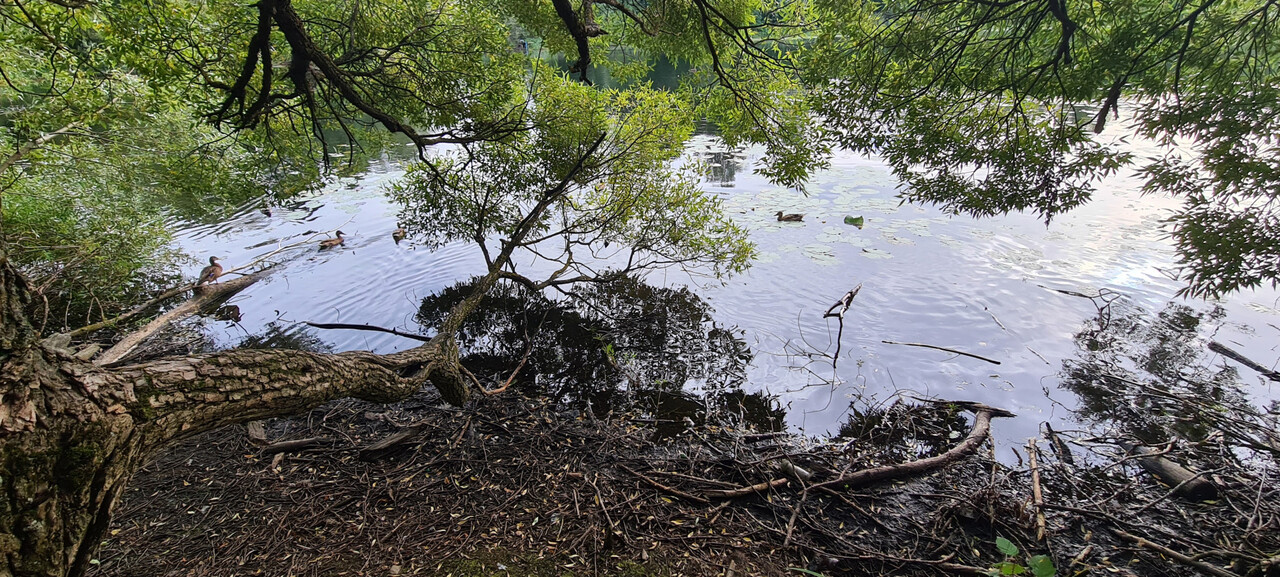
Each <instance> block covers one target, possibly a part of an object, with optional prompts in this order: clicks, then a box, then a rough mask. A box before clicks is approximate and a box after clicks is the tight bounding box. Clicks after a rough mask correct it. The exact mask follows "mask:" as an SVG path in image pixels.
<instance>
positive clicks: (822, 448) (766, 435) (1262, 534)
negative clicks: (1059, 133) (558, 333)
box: [93, 392, 1280, 577]
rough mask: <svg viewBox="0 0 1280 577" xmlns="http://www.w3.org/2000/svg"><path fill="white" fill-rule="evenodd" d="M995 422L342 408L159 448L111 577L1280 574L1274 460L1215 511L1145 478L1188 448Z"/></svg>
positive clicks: (922, 414)
mask: <svg viewBox="0 0 1280 577" xmlns="http://www.w3.org/2000/svg"><path fill="white" fill-rule="evenodd" d="M982 411H983V409H982V408H981V406H979V405H963V404H944V403H927V404H921V405H908V404H902V403H899V404H894V405H891V406H889V407H886V408H883V409H879V410H876V411H868V412H866V413H865V414H855V415H854V416H853V418H851V419H850V421H849V423H848V424H847V425H846V426H845V427H844V428H843V429H842V431H841V435H840V436H839V437H837V438H832V439H811V438H803V437H797V436H794V435H791V434H786V433H777V432H755V431H744V430H737V429H734V428H731V427H716V426H693V425H692V424H690V426H688V427H686V428H685V430H684V431H683V432H682V433H680V434H678V435H676V436H675V437H666V436H663V437H662V438H659V436H658V435H657V434H656V429H655V424H654V422H653V419H649V418H643V416H641V415H608V416H600V417H597V416H595V415H593V414H591V413H590V412H589V411H588V412H585V413H579V412H577V411H572V410H565V409H564V408H563V407H559V406H556V405H553V404H551V403H548V402H547V401H543V400H539V399H530V398H524V397H521V396H519V395H516V394H507V395H503V396H498V397H489V398H484V399H481V400H479V401H477V403H476V404H474V405H472V406H470V407H468V408H467V409H451V408H444V407H442V406H440V405H439V401H438V399H436V398H433V397H432V396H431V395H430V394H429V393H426V392H424V393H422V394H420V395H419V396H418V397H415V398H413V399H410V400H409V401H405V402H403V403H400V404H396V405H376V404H369V403H363V402H359V401H354V400H347V401H341V402H336V403H331V404H329V405H326V406H324V407H321V408H319V409H316V410H313V411H311V412H310V413H308V414H304V415H300V416H297V417H294V418H291V419H281V420H275V421H271V422H269V423H266V425H265V426H251V427H249V428H247V429H246V428H245V427H229V428H226V429H223V430H219V431H215V432H212V433H209V434H206V435H203V436H200V437H197V438H194V439H192V440H190V441H188V442H186V443H185V444H183V445H180V446H178V447H175V448H173V449H172V450H171V451H169V452H168V453H167V454H165V455H163V456H161V457H160V458H159V459H158V460H157V461H156V462H155V463H153V464H151V465H150V466H148V467H147V468H146V469H145V470H144V471H143V472H142V473H140V474H139V475H138V476H137V477H136V478H135V479H134V481H133V483H132V485H131V486H130V488H129V491H128V494H127V496H126V497H125V498H124V499H123V500H122V501H121V503H120V504H119V506H118V509H117V511H116V513H115V517H114V521H113V525H112V528H111V530H110V532H109V537H108V539H107V540H106V542H105V543H104V545H103V546H102V548H101V549H100V551H99V554H98V560H97V566H96V569H95V570H94V571H93V574H95V575H98V576H102V577H105V576H116V575H121V576H123V575H129V576H145V575H186V576H192V577H196V576H214V575H218V576H222V575H227V576H229V575H255V574H261V575H367V576H387V575H390V576H397V575H454V576H458V577H463V576H469V575H556V576H560V575H627V576H642V575H720V576H744V575H776V576H782V575H791V576H796V575H808V576H812V575H824V576H835V575H955V574H972V575H987V574H992V572H993V571H994V572H995V574H1021V573H1025V574H1027V575H1040V576H1042V577H1043V576H1044V575H1052V574H1056V575H1072V576H1075V575H1139V576H1145V575H1188V574H1194V573H1197V572H1198V573H1201V574H1206V575H1218V576H1230V575H1239V576H1245V575H1253V576H1257V575H1276V574H1278V573H1277V572H1278V571H1280V569H1277V567H1280V525H1278V523H1280V499H1277V495H1276V493H1277V491H1280V482H1277V481H1278V480H1280V479H1278V478H1277V477H1278V475H1277V472H1276V467H1275V466H1274V461H1273V462H1272V464H1271V465H1270V466H1269V467H1262V468H1260V469H1256V470H1251V469H1248V468H1245V467H1243V466H1242V467H1239V468H1236V469H1230V470H1229V469H1227V468H1225V467H1223V468H1219V469H1218V470H1214V471H1208V472H1200V473H1197V474H1194V475H1195V478H1197V479H1203V480H1204V481H1205V482H1211V483H1212V484H1213V486H1214V487H1215V488H1216V493H1215V494H1214V497H1215V499H1214V500H1213V501H1195V500H1191V499H1188V498H1187V497H1185V496H1183V495H1182V494H1180V490H1181V489H1182V487H1169V486H1164V485H1161V484H1160V483H1159V482H1158V481H1156V480H1155V479H1154V478H1153V477H1152V476H1151V475H1150V474H1148V473H1146V472H1144V471H1143V470H1142V467H1143V466H1144V465H1143V463H1144V462H1146V461H1147V460H1149V459H1153V458H1162V459H1166V460H1169V461H1176V460H1177V451H1176V450H1174V448H1173V447H1165V448H1163V449H1161V448H1157V450H1156V453H1159V454H1152V453H1151V452H1149V451H1148V452H1147V453H1144V454H1142V455H1138V454H1136V453H1135V455H1134V456H1133V457H1121V458H1118V459H1113V460H1106V459H1104V458H1102V457H1100V456H1099V455H1097V454H1089V455H1083V454H1077V455H1074V456H1073V455H1072V452H1073V451H1076V452H1079V451H1081V447H1082V446H1083V445H1079V444H1076V445H1069V444H1068V443H1067V442H1066V441H1064V439H1063V438H1062V437H1061V436H1060V435H1056V434H1052V432H1049V434H1048V435H1047V436H1048V438H1047V439H1045V440H1042V441H1041V442H1040V443H1039V444H1037V443H1034V442H1033V443H1029V444H1028V447H1026V448H1025V449H1024V451H1023V452H1022V453H1021V454H1022V455H1025V456H1026V457H1027V459H1026V461H1025V462H1023V463H1022V464H1020V465H1019V466H1008V465H1006V464H1001V463H999V462H997V461H995V460H994V459H993V457H992V454H991V451H990V444H989V443H985V444H984V442H983V440H984V439H985V434H983V439H977V440H976V442H974V436H973V435H974V434H975V432H976V431H977V429H979V428H980V427H982V426H983V424H982V419H981V418H975V413H976V414H978V415H981V414H982ZM990 416H992V414H991V413H988V414H987V417H988V418H989V417H990ZM995 426H999V421H996V425H995ZM966 443H969V444H972V445H973V446H972V447H969V449H971V450H969V451H966V453H967V454H955V450H956V449H957V447H961V446H964V445H965V444H966ZM902 463H916V464H919V463H930V464H932V466H921V467H915V468H913V469H911V470H903V469H901V468H900V467H899V465H900V464H902ZM867 471H882V473H876V474H874V475H872V477H874V478H869V477H868V478H864V477H866V476H867V475H869V474H868V473H866V472H867ZM883 471H894V472H895V473H894V474H886V473H883ZM1046 571H1048V572H1046Z"/></svg>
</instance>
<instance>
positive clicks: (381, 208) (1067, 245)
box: [175, 123, 1280, 455]
mask: <svg viewBox="0 0 1280 577" xmlns="http://www.w3.org/2000/svg"><path fill="white" fill-rule="evenodd" d="M1113 124H1118V123H1113ZM1132 146H1134V148H1135V152H1137V153H1138V156H1139V157H1144V156H1150V155H1153V154H1156V153H1158V152H1159V151H1158V150H1157V149H1155V148H1154V147H1152V146H1150V145H1132ZM759 154H760V153H759V152H758V151H755V150H750V149H748V150H740V151H728V150H724V148H723V146H722V145H721V144H720V143H719V141H718V140H717V139H716V138H715V137H714V136H711V135H701V136H698V137H696V138H695V140H694V141H693V142H692V143H691V145H690V147H689V149H688V154H687V159H690V160H698V161H703V162H706V163H708V167H707V178H706V181H705V183H704V184H705V187H706V189H707V190H708V191H710V192H711V193H712V194H715V195H718V196H719V197H721V198H722V199H723V201H724V205H725V208H726V210H727V212H728V213H729V214H730V215H731V216H732V217H733V218H734V219H736V220H737V221H738V222H739V223H741V224H742V225H744V226H745V227H747V228H748V229H749V230H750V231H751V237H752V240H753V241H754V242H755V243H756V244H757V247H758V251H759V258H758V259H757V260H756V263H755V265H754V267H753V268H751V270H749V271H748V272H747V273H745V274H743V275H740V276H736V277H733V278H730V279H727V280H726V281H724V282H723V283H722V282H721V281H718V280H716V279H710V278H705V277H699V276H694V275H689V274H686V273H684V272H681V271H677V270H669V271H660V272H657V273H655V274H651V275H650V276H649V277H648V278H647V279H646V280H647V282H648V283H649V284H652V285H657V286H666V287H678V286H689V287H690V288H691V289H692V291H693V292H694V293H695V294H696V295H698V296H699V297H701V299H702V300H703V301H704V302H705V303H706V304H708V305H709V306H710V307H711V309H712V312H711V313H710V317H711V318H710V322H709V325H711V326H715V327H719V328H721V329H725V330H727V331H729V332H730V333H732V334H733V335H734V338H735V339H737V340H739V341H741V342H742V343H745V345H746V346H747V347H749V348H750V351H751V353H752V354H751V356H750V357H749V359H748V360H747V361H746V362H745V363H744V366H743V367H741V368H742V370H743V371H745V377H746V378H745V382H744V383H743V384H741V387H742V388H743V389H744V390H745V391H746V392H748V393H756V392H759V393H765V394H767V395H770V396H773V397H775V398H776V404H777V407H776V408H780V409H781V410H783V411H785V417H784V420H785V425H786V426H787V427H790V428H791V429H792V430H796V431H803V432H804V433H807V434H811V435H821V434H829V433H834V432H836V431H837V429H838V428H839V426H840V424H841V423H842V422H844V421H845V420H846V419H847V418H848V415H849V414H850V410H851V409H850V407H851V404H852V405H853V406H866V405H876V404H885V403H889V402H892V401H893V400H895V399H897V398H911V397H920V398H940V399H956V400H971V401H979V402H983V403H987V404H990V405H994V406H998V407H1002V408H1005V409H1009V410H1011V411H1013V412H1015V413H1017V414H1018V417H1017V418H1016V419H1005V420H1000V421H998V422H997V423H996V425H995V430H994V436H995V439H996V441H997V443H998V449H999V450H1000V451H1002V452H1005V453H1003V454H1005V455H1007V451H1008V449H1009V447H1011V446H1021V445H1022V444H1023V443H1024V442H1025V439H1026V438H1028V437H1032V436H1036V435H1037V434H1038V430H1039V429H1040V427H1041V423H1043V422H1050V423H1051V424H1052V425H1053V426H1054V428H1055V429H1058V430H1071V429H1076V428H1079V427H1080V425H1079V424H1078V423H1076V422H1075V420H1073V418H1072V414H1071V409H1072V408H1074V407H1076V406H1077V404H1078V403H1079V399H1078V398H1077V397H1076V396H1075V394H1073V393H1071V392H1069V391H1066V390H1063V389H1060V388H1059V386H1058V385H1059V379H1060V374H1059V373H1060V371H1061V370H1062V363H1063V361H1064V360H1069V359H1072V358H1076V357H1078V356H1079V354H1080V351H1079V347H1078V346H1077V344H1076V342H1075V340H1074V336H1075V334H1076V333H1077V332H1079V331H1080V330H1081V329H1082V327H1084V326H1085V324H1086V323H1087V322H1088V321H1089V320H1090V319H1094V318H1096V317H1098V316H1099V306H1100V305H1102V304H1104V303H1103V300H1102V299H1094V300H1090V299H1088V298H1084V297H1083V296H1080V295H1089V296H1094V295H1100V294H1101V295H1102V296H1103V297H1105V299H1106V300H1110V299H1113V298H1116V299H1119V300H1118V301H1117V302H1116V305H1115V306H1124V307H1126V310H1145V311H1150V312H1156V311H1160V310H1161V309H1163V308H1164V307H1165V306H1166V304H1167V303H1169V302H1170V301H1177V302H1179V303H1181V304H1183V305H1186V306H1189V307H1191V308H1192V309H1196V310H1199V311H1208V310H1209V309H1211V308H1213V307H1216V306H1221V307H1222V308H1223V310H1224V311H1225V313H1226V314H1225V316H1223V317H1222V318H1220V319H1217V320H1215V321H1214V322H1212V323H1210V324H1207V325H1205V326H1202V327H1201V335H1200V337H1199V338H1200V341H1201V344H1207V343H1208V341H1209V340H1216V341H1218V342H1221V343H1224V344H1226V345H1227V346H1229V347H1231V348H1233V349H1235V350H1237V351H1239V352H1241V353H1243V354H1244V355H1246V356H1248V357H1250V358H1252V359H1254V360H1256V361H1258V362H1260V363H1262V364H1264V365H1267V366H1269V367H1274V366H1275V364H1276V362H1277V358H1278V357H1280V351H1278V350H1277V337H1278V336H1280V310H1277V309H1278V308H1280V294H1278V293H1277V291H1276V290H1274V289H1271V288H1269V287H1268V288H1264V289H1260V290H1256V291H1250V292H1244V293H1239V294H1235V295H1231V296H1230V297H1228V298H1226V299H1224V300H1222V301H1217V302H1205V301H1200V300H1182V299H1175V293H1176V292H1177V291H1178V289H1179V288H1181V285H1180V283H1178V282H1177V281H1175V280H1172V279H1171V278H1170V277H1171V276H1172V274H1173V270H1174V267H1175V256H1174V254H1173V252H1172V249H1171V247H1170V245H1169V243H1168V242H1167V241H1166V240H1164V239H1163V238H1162V233H1161V231H1160V228H1159V225H1160V221H1161V219H1162V218H1163V217H1165V216H1166V215H1167V214H1168V212H1169V211H1170V210H1171V209H1172V208H1174V207H1175V206H1176V203H1175V202H1174V201H1172V200H1170V199H1167V198H1163V197H1160V196H1143V195H1141V194H1140V192H1139V190H1140V182H1139V181H1138V180H1137V179H1135V178H1133V177H1132V176H1131V175H1128V174H1121V175H1118V176H1116V177H1113V178H1110V179H1108V180H1106V181H1105V182H1103V183H1101V184H1100V186H1099V187H1098V188H1099V191H1098V194H1097V195H1096V196H1095V199H1094V200H1093V202H1091V203H1089V204H1088V205H1087V206H1085V207H1083V208H1081V209H1078V210H1075V211H1074V212H1072V213H1070V214H1068V215H1066V216H1064V217H1061V218H1058V219H1056V220H1054V221H1053V223H1052V224H1050V225H1048V226H1046V225H1045V224H1044V223H1042V222H1040V221H1038V220H1036V219H1035V218H1034V217H1031V216H1028V215H1020V214H1014V215H1009V216H1006V217H1001V218H991V219H982V220H975V219H971V218H968V217H963V216H951V215H948V214H944V213H943V212H941V211H939V210H938V209H936V208H932V207H921V206H913V205H900V204H899V202H898V200H897V199H896V198H895V194H896V191H897V186H898V182H897V181H896V180H895V179H894V177H893V176H892V174H891V173H890V172H889V170H888V168H887V167H886V166H885V165H884V164H883V163H882V162H880V161H878V160H877V159H873V158H865V157H862V156H858V155H854V154H847V153H842V154H839V155H837V156H836V158H835V159H834V160H833V162H832V166H831V168H830V169H829V170H825V171H822V172H821V173H819V174H817V175H816V177H815V178H814V179H813V181H812V183H811V185H810V186H809V189H808V196H804V195H801V194H799V193H797V192H796V191H793V190H787V189H781V188H779V187H776V186H773V185H770V184H769V183H768V182H767V181H765V180H764V179H763V178H760V177H758V176H756V175H754V174H752V171H751V167H752V166H753V165H754V163H755V162H756V161H757V160H758V158H759ZM400 174H401V168H400V165H399V164H398V163H397V162H395V161H392V160H383V161H382V162H380V163H375V165H374V166H373V167H372V168H371V169H370V170H369V171H367V172H366V173H364V174H363V175H361V176H359V177H357V178H347V179H342V180H339V181H335V182H333V183H331V184H330V185H329V186H327V187H326V188H325V189H324V190H323V191H321V192H320V193H316V194H312V195H309V196H306V197H297V198H295V199H293V200H291V201H287V202H285V203H284V205H275V206H271V207H269V208H265V207H266V205H265V204H263V203H261V202H255V203H253V204H251V205H249V206H245V207H243V208H242V209H241V210H239V211H238V212H237V213H236V214H234V215H232V216H230V217H229V218H227V219H226V220H225V221H223V222H220V223H218V224H213V225H191V224H187V223H175V224H176V226H178V227H179V228H181V229H182V233H181V234H180V239H179V244H180V247H181V248H182V249H183V250H185V251H187V252H188V253H190V254H192V255H194V256H195V257H197V258H199V259H201V260H205V259H207V258H208V256H210V255H216V256H220V257H223V258H224V259H226V262H227V263H229V264H230V265H232V266H237V265H240V264H244V263H247V262H249V261H251V260H253V259H254V258H255V257H256V256H259V255H262V254H264V253H268V252H271V251H272V250H274V249H276V248H277V247H279V246H283V245H289V244H291V243H296V242H301V241H304V240H308V239H312V240H313V242H312V243H311V244H310V245H307V246H305V247H300V248H296V249H290V250H286V251H284V252H283V253H281V254H280V255H279V257H278V260H281V261H282V264H281V266H280V267H279V268H278V270H277V272H276V273H274V274H273V275H272V276H270V277H269V278H268V279H267V280H266V281H264V282H261V283H259V284H257V285H256V286H254V287H251V288H250V289H248V290H247V291H245V292H243V293H241V294H240V295H238V296H237V297H235V298H234V299H233V300H232V303H233V304H235V305H237V306H238V307H239V308H240V312H241V314H242V316H241V319H240V322H239V323H232V322H229V321H214V320H211V319H209V320H206V321H204V323H203V330H205V331H206V332H207V334H208V335H209V336H210V337H211V338H212V339H213V340H214V341H215V342H216V343H217V344H218V345H219V346H235V345H237V344H239V343H240V342H242V341H243V340H244V339H245V338H246V337H247V336H249V335H261V334H264V333H266V332H269V331H272V330H274V331H278V332H283V333H284V334H295V335H296V334H299V333H309V334H310V335H313V336H314V337H317V338H318V339H320V340H321V341H323V343H324V344H326V345H327V346H328V347H329V348H330V349H331V350H333V351H345V350H353V349H367V350H373V351H378V352H391V351H395V350H400V349H404V348H408V347H412V346H414V345H415V344H416V343H415V342H413V341H410V340H406V339H403V338H400V337H396V336H393V335H387V334H380V333H372V332H358V331H317V330H315V329H310V328H306V327H302V326H299V325H298V324H297V323H299V322H300V321H316V322H348V323H366V324H373V325H380V326H385V327H396V328H400V329H402V330H406V331H409V332H423V331H424V329H423V328H422V327H421V326H420V325H419V323H418V322H417V321H416V320H415V315H417V313H418V310H419V307H420V306H421V305H422V301H423V298H424V297H428V296H430V295H433V294H435V293H437V292H439V291H441V290H443V289H445V288H447V287H450V286H453V285H455V284H457V283H459V282H462V281H465V280H466V279H468V278H471V277H472V276H474V275H477V274H480V273H482V272H483V260H482V259H481V257H480V255H479V254H478V251H477V249H476V248H475V247H474V245H470V244H456V245H450V246H446V247H444V248H442V249H440V250H436V251H434V252H432V251H428V250H426V249H424V248H421V247H417V246H415V245H414V243H413V241H412V238H410V239H408V240H406V241H404V242H401V243H399V244H397V243H395V242H393V240H392V238H391V231H392V230H394V229H395V228H396V213H397V210H398V209H397V206H395V205H394V204H392V203H390V202H388V200H387V199H386V198H385V196H384V191H385V187H386V186H387V185H388V184H389V183H391V182H393V181H394V180H395V179H396V178H397V177H398V176H399V175H400ZM779 210H783V211H786V212H789V213H791V212H796V213H804V214H805V219H804V222H802V223H779V222H777V221H776V220H775V218H774V216H773V215H774V213H776V212H777V211H779ZM845 216H862V217H864V219H865V226H864V227H863V228H861V229H859V228H857V227H855V226H851V225H848V224H845V222H844V217H845ZM334 229H342V230H343V231H344V232H346V233H348V237H347V238H348V240H347V243H346V246H345V247H343V248H340V249H337V250H332V251H324V252H320V251H318V250H316V249H315V246H314V244H315V242H318V240H319V239H320V238H322V237H323V234H324V233H325V232H328V231H332V230H334ZM198 268H199V267H198V266H197V265H193V266H192V267H191V270H190V271H189V273H190V274H192V275H194V274H195V272H196V271H197V270H198ZM534 270H535V271H537V270H539V269H536V268H535V269H534ZM859 284H861V285H862V289H861V292H860V293H859V294H858V295H857V297H856V299H855V300H854V301H853V304H852V306H851V307H850V308H849V309H848V312H847V314H846V315H845V319H844V331H843V337H842V339H841V340H842V346H841V350H840V356H839V359H838V368H837V369H833V367H832V362H831V356H832V355H833V354H834V353H835V351H836V343H835V340H836V335H837V329H838V328H839V325H838V322H837V321H836V319H824V318H823V313H824V312H826V311H827V309H828V307H830V306H831V305H832V304H833V303H835V302H836V301H837V300H839V299H840V298H841V297H842V296H843V295H844V294H845V293H846V292H847V291H849V290H850V289H852V288H853V287H855V286H857V285H859ZM1069 293H1076V294H1069ZM694 328H697V327H694ZM883 341H898V342H911V343H923V344H930V345H936V346H939V347H946V348H950V349H955V350H959V351H964V352H968V353H972V354H974V355H978V356H981V357H985V358H987V359H991V360H995V361H999V363H1000V364H999V365H996V364H992V363H989V362H986V361H984V360H980V359H976V358H971V357H967V356H960V355H956V354H952V353H949V352H945V351H940V350H932V349H927V348H919V347H913V346H903V345H896V344H886V343H884V342H883ZM1202 362H1207V363H1213V364H1222V363H1231V361H1226V360H1225V359H1223V358H1221V357H1219V356H1216V355H1212V354H1211V353H1206V357H1205V358H1204V359H1203V361H1202ZM712 371H714V369H712V370H711V371H708V372H704V373H702V374H699V375H695V376H694V377H691V378H688V379H687V382H685V383H683V386H684V388H685V389H686V390H690V391H693V392H698V391H699V390H700V389H701V388H703V387H704V386H706V384H707V382H709V381H713V380H716V379H715V375H713V374H710V373H711V372H712ZM1240 375H1241V377H1242V379H1243V381H1244V383H1245V387H1246V393H1247V394H1249V395H1251V396H1252V397H1253V398H1254V399H1255V400H1256V401H1259V402H1261V401H1265V400H1269V399H1275V398H1277V397H1280V390H1278V389H1277V388H1276V387H1275V386H1274V385H1273V384H1270V383H1269V381H1265V380H1262V379H1260V378H1259V377H1258V375H1257V374H1256V373H1254V372H1252V371H1251V370H1249V369H1246V368H1241V369H1240Z"/></svg>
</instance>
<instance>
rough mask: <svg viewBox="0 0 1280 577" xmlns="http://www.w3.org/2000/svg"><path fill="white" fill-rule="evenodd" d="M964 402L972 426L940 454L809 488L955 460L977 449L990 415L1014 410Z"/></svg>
mask: <svg viewBox="0 0 1280 577" xmlns="http://www.w3.org/2000/svg"><path fill="white" fill-rule="evenodd" d="M963 406H964V407H965V408H967V409H969V410H971V411H973V412H974V418H973V429H971V430H970V431H969V435H968V436H966V437H965V438H964V440H963V441H960V442H959V443H957V444H956V446H954V447H952V448H951V449H950V450H948V451H947V452H945V453H943V454H941V455H935V456H933V457H928V458H924V459H917V460H915V461H909V462H906V463H899V464H896V465H884V466H880V467H872V468H870V469H863V470H861V471H855V472H853V473H849V474H847V475H842V476H840V477H838V478H835V479H831V480H830V481H823V482H821V483H816V484H814V485H810V486H809V488H810V489H816V488H820V487H830V486H833V485H844V486H847V487H857V486H861V485H869V484H871V483H876V482H879V481H886V480H889V479H896V478H899V477H906V476H908V475H918V474H920V473H924V472H926V471H932V470H933V469H937V468H939V467H944V466H946V465H949V464H951V463H954V462H955V461H959V460H960V459H961V458H962V457H965V456H966V455H968V454H969V453H972V452H974V451H975V450H977V448H978V447H979V446H981V445H982V443H983V442H985V441H986V440H987V435H989V434H990V433H991V419H992V418H993V417H1013V416H1014V414H1013V413H1010V412H1009V411H1006V410H1004V409H997V408H995V407H989V406H987V405H983V404H981V403H963Z"/></svg>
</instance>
